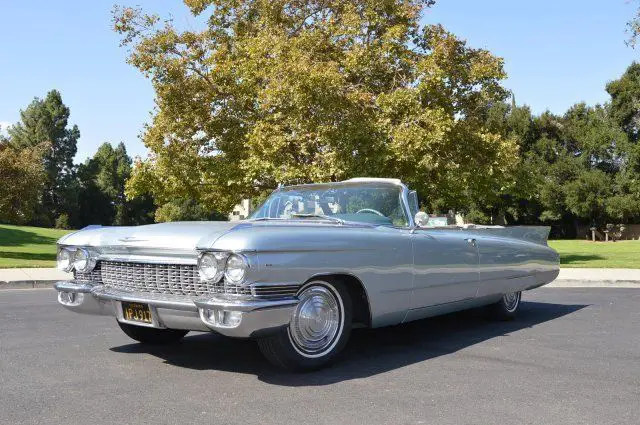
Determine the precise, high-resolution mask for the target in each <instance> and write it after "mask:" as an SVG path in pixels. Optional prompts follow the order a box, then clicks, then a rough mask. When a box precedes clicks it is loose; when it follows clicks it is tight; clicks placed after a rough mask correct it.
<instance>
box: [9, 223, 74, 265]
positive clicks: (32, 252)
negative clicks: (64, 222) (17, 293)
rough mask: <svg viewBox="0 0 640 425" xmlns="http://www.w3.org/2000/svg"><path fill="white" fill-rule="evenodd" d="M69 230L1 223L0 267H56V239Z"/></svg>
mask: <svg viewBox="0 0 640 425" xmlns="http://www.w3.org/2000/svg"><path fill="white" fill-rule="evenodd" d="M69 232H71V230H58V229H44V228H41V227H28V226H9V225H6V224H0V268H15V267H55V264H56V241H57V240H58V238H60V237H61V236H63V235H66V234H67V233H69Z"/></svg>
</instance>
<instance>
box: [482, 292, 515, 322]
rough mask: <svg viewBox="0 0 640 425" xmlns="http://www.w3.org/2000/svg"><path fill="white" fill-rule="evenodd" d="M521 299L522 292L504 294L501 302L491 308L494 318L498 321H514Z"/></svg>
mask: <svg viewBox="0 0 640 425" xmlns="http://www.w3.org/2000/svg"><path fill="white" fill-rule="evenodd" d="M521 298H522V292H519V291H518V292H508V293H506V294H504V295H503V296H502V298H501V299H500V301H498V302H497V303H495V304H492V305H491V306H489V307H490V311H491V314H492V316H493V317H494V318H496V319H498V320H513V319H514V318H515V317H516V314H517V312H518V309H519V308H520V300H521Z"/></svg>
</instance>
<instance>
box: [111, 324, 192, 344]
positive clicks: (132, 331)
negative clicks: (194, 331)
mask: <svg viewBox="0 0 640 425" xmlns="http://www.w3.org/2000/svg"><path fill="white" fill-rule="evenodd" d="M118 326H120V329H122V331H123V332H124V333H125V334H127V336H128V337H129V338H132V339H135V340H136V341H138V342H141V343H143V344H150V345H163V344H173V343H176V342H178V341H180V340H181V339H182V338H183V337H184V336H185V335H186V334H187V333H188V332H189V331H183V330H180V329H156V328H147V327H144V326H136V325H130V324H128V323H121V322H118Z"/></svg>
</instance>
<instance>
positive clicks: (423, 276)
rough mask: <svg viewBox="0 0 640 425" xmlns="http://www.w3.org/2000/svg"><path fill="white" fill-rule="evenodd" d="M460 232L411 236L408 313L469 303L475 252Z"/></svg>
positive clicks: (474, 275)
mask: <svg viewBox="0 0 640 425" xmlns="http://www.w3.org/2000/svg"><path fill="white" fill-rule="evenodd" d="M468 238H469V234H468V233H467V232H464V231H451V230H438V229H434V230H427V229H417V230H416V231H415V232H414V233H413V238H412V242H413V264H414V267H413V272H414V287H413V294H412V296H411V305H410V306H409V307H410V309H416V308H423V307H427V306H433V305H438V304H446V303H451V302H454V301H462V300H467V299H473V298H475V297H476V293H477V291H478V261H479V257H478V250H477V248H476V246H475V244H472V243H469V242H468V241H467V239H468Z"/></svg>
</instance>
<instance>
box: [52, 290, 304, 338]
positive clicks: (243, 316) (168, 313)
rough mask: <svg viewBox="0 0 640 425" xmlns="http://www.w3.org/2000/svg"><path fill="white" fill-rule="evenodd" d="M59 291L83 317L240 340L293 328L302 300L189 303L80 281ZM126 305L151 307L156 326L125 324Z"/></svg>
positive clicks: (62, 301)
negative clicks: (102, 317)
mask: <svg viewBox="0 0 640 425" xmlns="http://www.w3.org/2000/svg"><path fill="white" fill-rule="evenodd" d="M54 287H55V289H56V290H57V291H58V302H59V303H60V304H62V305H63V306H65V307H66V308H68V309H69V310H72V311H75V312H77V313H83V314H97V315H107V316H114V317H116V318H117V319H118V320H119V321H121V322H125V323H131V324H135V325H139V326H148V327H154V328H169V329H184V330H194V331H209V330H213V331H216V332H218V333H220V334H222V335H226V336H231V337H238V338H250V337H259V336H263V335H268V334H269V333H272V332H275V331H277V330H279V329H281V328H283V327H286V326H288V325H289V320H290V317H291V312H292V310H293V309H294V308H295V306H296V305H297V304H298V300H297V299H296V298H283V299H276V300H272V299H269V300H263V299H237V298H231V297H226V296H224V295H215V296H211V295H210V296H203V297H200V298H195V299H188V298H183V297H176V296H167V295H163V294H151V293H135V292H127V291H121V290H116V289H110V288H106V287H104V286H102V285H91V284H86V283H79V282H74V281H60V282H57V283H56V284H55V285H54ZM123 301H125V302H138V303H145V304H148V305H149V307H150V309H151V315H152V323H151V324H142V323H138V322H135V323H134V322H127V321H126V320H124V317H123V315H122V306H121V303H122V302H123Z"/></svg>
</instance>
